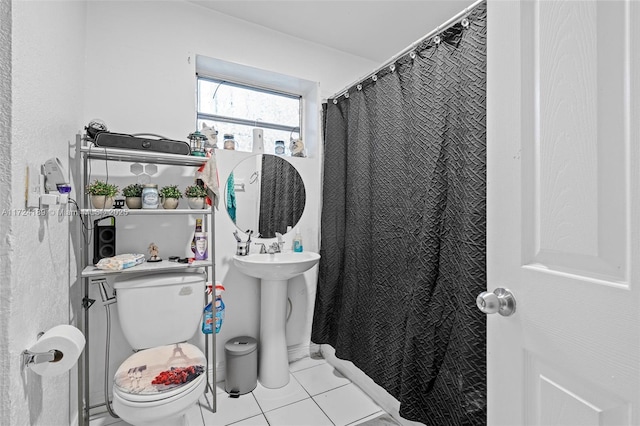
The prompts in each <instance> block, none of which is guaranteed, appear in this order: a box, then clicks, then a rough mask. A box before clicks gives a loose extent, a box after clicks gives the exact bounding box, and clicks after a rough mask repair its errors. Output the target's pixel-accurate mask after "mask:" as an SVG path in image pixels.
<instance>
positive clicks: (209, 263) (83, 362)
mask: <svg viewBox="0 0 640 426" xmlns="http://www.w3.org/2000/svg"><path fill="white" fill-rule="evenodd" d="M95 159H98V160H106V161H123V162H132V163H153V164H164V165H173V166H178V167H200V166H201V165H202V164H203V163H204V162H206V161H207V158H204V157H196V156H190V155H178V154H166V153H161V152H151V151H142V150H127V149H116V148H104V147H97V146H94V145H93V144H92V143H91V142H88V141H87V140H86V137H85V135H81V134H78V135H76V144H75V163H76V177H77V179H78V181H79V182H81V186H80V188H79V191H78V196H77V198H78V200H77V203H78V209H79V212H80V214H81V215H83V216H96V217H100V216H109V215H114V216H115V215H117V216H142V217H144V216H155V215H169V216H170V215H204V216H205V217H208V218H209V220H208V221H205V223H206V222H208V223H207V225H208V226H207V228H208V231H209V233H210V236H211V237H210V239H211V241H212V244H210V245H209V260H206V261H196V262H193V263H191V264H183V263H174V262H168V261H166V262H160V263H146V262H145V263H143V264H141V265H138V266H136V267H134V268H131V269H125V270H123V271H103V270H100V269H98V268H96V267H94V266H93V265H92V264H91V263H90V262H89V255H90V254H89V245H88V242H86V241H84V240H83V237H82V235H83V232H82V226H83V223H82V221H80V220H76V228H77V229H76V235H77V237H78V238H80V239H81V240H82V241H80V244H78V248H79V249H78V252H79V253H78V252H77V253H76V256H77V257H76V259H77V262H76V263H77V279H78V280H79V281H81V286H80V287H81V289H82V293H81V299H80V306H78V312H80V311H82V313H83V314H82V315H78V316H77V318H78V328H79V329H80V330H81V331H82V332H83V334H84V335H85V339H86V344H85V349H84V351H83V352H82V354H81V355H80V359H79V360H78V410H79V413H78V419H79V424H80V425H81V426H88V425H89V418H90V415H91V413H90V410H91V409H92V408H96V407H99V406H101V405H103V404H98V405H97V406H90V399H89V396H90V392H89V390H90V384H89V382H90V379H89V341H90V338H91V336H90V332H89V310H90V308H91V305H92V304H93V302H94V301H93V300H92V299H90V298H89V285H90V283H91V281H93V280H100V279H103V278H104V277H106V276H110V275H117V274H127V273H141V272H142V273H153V272H164V271H175V270H182V269H193V268H204V270H205V273H206V276H207V281H208V282H211V283H213V285H214V286H215V280H216V275H215V270H216V268H215V255H216V253H215V243H213V242H214V241H215V214H214V210H213V209H214V207H213V206H211V207H210V208H208V209H174V210H169V209H167V210H165V209H155V210H152V209H131V210H128V209H103V210H100V209H90V208H87V207H88V206H89V196H88V195H86V194H80V191H82V192H84V188H86V186H87V185H88V184H89V181H88V176H87V174H86V173H85V171H86V170H87V166H88V164H89V161H91V160H95ZM205 287H206V286H205ZM203 297H204V300H205V304H206V303H208V295H207V293H206V288H205V289H203ZM204 341H205V348H204V349H205V356H206V358H207V366H206V374H207V387H206V389H205V397H206V398H205V399H206V400H207V401H210V407H209V409H210V410H211V411H212V412H214V413H215V412H216V408H217V399H216V390H215V384H216V359H215V358H216V335H215V333H212V334H210V335H205V338H204ZM209 370H211V374H209ZM208 393H211V395H210V398H211V399H209V395H207V394H208Z"/></svg>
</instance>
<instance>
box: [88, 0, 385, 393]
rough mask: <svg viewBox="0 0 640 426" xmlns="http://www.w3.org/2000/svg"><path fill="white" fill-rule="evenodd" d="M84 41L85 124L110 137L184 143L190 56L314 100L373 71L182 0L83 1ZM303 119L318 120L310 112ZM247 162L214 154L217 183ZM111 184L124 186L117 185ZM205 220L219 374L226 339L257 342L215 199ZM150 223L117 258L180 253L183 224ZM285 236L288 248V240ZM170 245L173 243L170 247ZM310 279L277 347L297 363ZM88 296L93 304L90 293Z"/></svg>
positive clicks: (227, 225) (98, 368) (314, 242)
mask: <svg viewBox="0 0 640 426" xmlns="http://www.w3.org/2000/svg"><path fill="white" fill-rule="evenodd" d="M86 43H87V63H86V80H85V94H86V100H85V109H84V120H85V122H88V121H89V120H91V119H93V118H100V119H102V120H104V121H105V122H106V124H107V126H108V127H109V129H110V130H112V131H116V132H122V133H137V132H152V133H158V134H161V135H164V136H166V137H169V138H173V139H177V140H186V137H187V135H188V134H189V133H190V132H192V131H194V130H195V101H196V99H195V91H196V85H195V57H196V55H202V56H206V57H210V58H217V59H222V60H224V61H228V62H234V63H237V64H241V65H247V66H250V67H254V68H259V69H263V70H267V71H272V72H276V73H280V74H286V75H290V76H293V77H296V78H300V79H304V80H309V81H317V82H319V83H320V90H321V93H320V96H321V97H327V96H329V95H332V94H333V93H334V92H335V91H337V90H339V89H340V88H342V87H344V86H345V85H346V84H348V83H350V82H351V81H353V80H355V79H356V78H358V77H359V76H361V75H363V74H366V73H367V72H369V71H371V70H372V69H374V68H375V67H376V65H377V64H375V63H372V62H370V61H368V60H364V59H362V58H358V57H354V56H351V55H347V54H344V53H342V52H339V51H336V50H332V49H328V48H324V47H321V46H319V45H315V44H312V43H308V42H304V41H301V40H298V39H295V38H292V37H290V36H286V35H283V34H281V33H278V32H275V31H271V30H267V29H265V28H262V27H259V26H256V25H254V24H249V23H246V22H244V21H240V20H237V19H234V18H231V17H228V16H225V15H222V14H219V13H217V12H213V11H211V10H208V9H204V8H201V7H199V6H197V5H194V4H191V3H184V2H101V1H92V2H89V3H88V5H87V42H86ZM311 113H316V114H319V111H315V112H313V111H312V112H311ZM315 136H316V139H317V140H316V141H314V142H315V147H316V150H315V153H314V154H315V155H314V156H313V157H312V158H288V159H289V160H290V161H291V162H292V164H294V166H296V168H297V169H298V171H299V172H300V174H301V176H302V178H303V180H304V181H305V185H306V189H307V204H306V209H305V212H304V215H303V217H302V219H301V222H300V229H301V231H302V233H303V236H304V238H305V241H304V242H305V249H306V250H311V251H318V249H319V228H318V227H319V222H320V220H319V216H320V195H321V190H320V188H321V185H320V183H321V182H320V171H321V155H320V135H315ZM250 155H251V154H249V153H243V152H234V151H223V150H219V151H218V169H219V177H220V182H221V184H223V183H224V182H225V181H226V179H227V177H228V175H229V173H230V171H231V170H232V168H233V167H234V166H235V165H236V164H237V163H239V162H240V161H241V160H242V159H245V158H247V157H248V156H250ZM100 167H102V166H101V165H96V167H95V168H94V169H93V172H94V173H96V174H97V173H99V169H100ZM116 170H117V167H116V166H111V165H110V166H109V175H110V176H112V177H113V176H116V175H117V174H118V173H121V176H127V173H126V168H125V170H124V171H121V172H117V171H116ZM188 173H189V172H187V174H186V175H185V174H183V178H186V179H188V178H189V177H188ZM170 174H171V172H169V171H161V176H160V177H159V178H158V179H160V180H161V179H168V178H169V175H170ZM172 176H173V175H172ZM128 178H129V179H131V177H128ZM115 179H118V178H117V177H116V178H115ZM120 179H121V182H122V185H124V182H126V179H127V178H126V177H125V178H123V177H120ZM123 179H124V180H123ZM163 183H164V182H160V184H163ZM122 185H121V187H122ZM183 186H184V185H183ZM183 202H184V200H183ZM154 219H155V218H154ZM174 220H175V219H174V218H172V219H170V220H169V222H172V221H174ZM215 220H216V275H217V276H216V278H217V279H218V280H219V281H222V283H223V284H224V285H225V287H226V292H225V294H224V300H225V303H226V306H227V311H226V318H225V323H224V325H223V328H222V332H221V333H220V334H219V335H218V338H217V342H218V348H217V353H216V356H217V361H218V365H217V367H218V371H219V373H221V372H222V371H223V367H224V342H225V341H226V340H227V339H229V338H232V337H235V336H239V335H250V336H254V337H258V333H259V313H260V310H259V306H260V305H259V301H260V300H259V286H258V280H257V279H253V278H249V277H245V276H243V275H242V274H240V273H239V272H238V271H237V270H236V269H235V268H234V267H233V266H232V265H231V263H232V262H231V257H232V256H233V254H234V252H235V240H234V238H233V235H232V232H233V231H234V230H235V226H234V225H233V223H232V222H231V220H230V219H229V217H228V216H227V214H226V211H225V210H224V202H223V201H222V204H221V209H220V211H219V212H218V213H217V214H216V218H215ZM119 223H122V224H123V225H124V224H126V226H128V227H129V226H131V229H133V228H134V227H135V225H134V223H135V221H130V220H129V219H122V220H119ZM154 226H156V228H157V229H159V230H162V231H161V232H158V233H157V235H155V236H151V235H147V236H145V235H144V234H143V233H142V231H132V232H139V233H137V234H134V236H132V237H131V238H128V237H127V236H125V235H124V234H123V233H119V234H118V237H117V238H118V246H119V248H118V251H119V252H120V251H121V249H125V248H126V249H129V250H133V251H138V252H145V251H146V246H147V245H148V243H149V242H150V241H152V240H153V239H156V238H160V239H161V242H162V244H161V245H160V247H161V251H163V252H164V253H166V255H169V254H171V253H172V251H173V252H174V253H175V251H176V250H181V245H180V244H181V241H182V240H185V241H188V239H189V238H190V237H191V235H190V232H191V230H192V228H193V226H192V225H191V224H190V223H189V222H187V221H181V220H178V223H177V224H176V225H172V224H171V223H167V221H165V220H164V219H161V218H160V219H158V221H157V224H155V225H154ZM287 237H288V240H289V241H290V240H291V238H292V236H287ZM172 241H180V243H176V244H177V246H175V247H174V246H172ZM155 242H158V241H155ZM136 244H137V245H136ZM316 277H317V273H316V271H315V270H313V271H310V272H307V273H306V274H305V275H304V276H301V277H297V278H296V279H295V280H292V282H291V283H290V286H289V287H290V288H289V297H290V298H291V299H292V302H293V311H292V313H291V318H290V321H289V323H288V325H287V334H288V335H287V343H288V345H289V346H290V357H291V358H296V357H300V356H302V354H303V353H304V352H305V350H308V344H309V340H310V330H311V319H312V316H311V314H312V309H313V305H314V299H315V285H316ZM94 295H95V297H94V298H97V299H98V300H99V295H98V293H97V292H95V293H94ZM99 305H100V303H96V305H94V307H93V308H92V309H91V315H92V317H91V321H92V324H91V327H92V332H91V338H92V346H91V354H92V355H91V358H90V361H91V363H92V365H91V371H90V374H91V395H92V398H91V399H92V403H97V402H101V401H102V398H103V394H102V387H103V383H104V381H103V377H102V374H103V354H104V333H105V326H104V310H103V308H102V307H101V306H99ZM114 308H115V309H117V306H115V307H114ZM115 309H114V312H115ZM115 324H116V327H115V328H114V329H113V330H112V339H113V342H114V344H113V345H112V352H111V354H112V355H111V362H110V364H111V365H112V367H111V368H115V367H117V365H118V363H119V362H121V361H122V359H123V358H124V357H126V356H128V354H129V348H128V347H127V345H126V343H125V342H124V341H123V339H122V337H121V335H120V331H119V330H118V329H117V321H115ZM218 378H219V379H221V378H223V376H222V375H221V376H219V377H218Z"/></svg>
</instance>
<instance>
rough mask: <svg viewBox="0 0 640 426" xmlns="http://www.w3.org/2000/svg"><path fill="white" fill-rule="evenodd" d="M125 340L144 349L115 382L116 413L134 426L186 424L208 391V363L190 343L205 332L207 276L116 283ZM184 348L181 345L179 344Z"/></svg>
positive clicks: (154, 277)
mask: <svg viewBox="0 0 640 426" xmlns="http://www.w3.org/2000/svg"><path fill="white" fill-rule="evenodd" d="M114 289H115V290H116V299H117V302H118V318H119V319H120V326H121V328H122V332H123V334H124V337H125V339H126V340H127V342H129V344H130V345H131V347H132V348H134V350H135V349H142V350H139V351H138V352H136V353H134V354H133V355H131V356H130V357H129V358H127V359H126V360H125V361H124V362H123V363H122V364H121V365H120V367H119V368H118V371H117V372H116V374H115V376H114V380H113V382H114V383H113V408H114V410H115V412H116V414H117V415H118V416H119V417H120V418H122V419H123V420H124V421H126V422H127V423H130V424H132V425H134V426H138V425H140V426H142V425H154V426H158V425H167V426H169V425H170V426H176V425H184V424H186V413H187V411H188V410H189V409H190V408H191V407H193V406H194V405H195V404H196V403H197V402H198V399H199V398H200V396H202V394H203V393H204V391H205V388H206V386H207V377H206V366H207V360H206V357H205V355H204V354H203V353H202V351H201V350H200V349H199V348H198V347H196V346H194V345H192V344H190V343H186V341H187V340H188V339H190V338H191V337H192V336H193V335H194V334H195V332H196V330H197V329H198V328H199V324H200V318H201V316H202V309H203V308H204V303H203V302H204V297H203V296H204V291H205V276H204V275H203V274H201V273H194V272H182V273H163V274H146V275H141V276H131V277H119V278H118V279H116V281H115V283H114ZM174 342H178V343H174Z"/></svg>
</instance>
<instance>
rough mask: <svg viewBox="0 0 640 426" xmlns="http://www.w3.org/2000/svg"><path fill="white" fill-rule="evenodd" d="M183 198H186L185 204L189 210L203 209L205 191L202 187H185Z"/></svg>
mask: <svg viewBox="0 0 640 426" xmlns="http://www.w3.org/2000/svg"><path fill="white" fill-rule="evenodd" d="M184 196H185V197H187V203H189V207H190V208H192V209H204V205H205V202H204V200H205V197H206V196H207V190H206V189H205V188H204V186H200V185H191V186H187V188H186V189H185V190H184Z"/></svg>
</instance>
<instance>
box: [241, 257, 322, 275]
mask: <svg viewBox="0 0 640 426" xmlns="http://www.w3.org/2000/svg"><path fill="white" fill-rule="evenodd" d="M319 260H320V255H319V254H318V253H314V252H311V251H303V252H301V253H275V254H250V255H247V256H238V255H236V256H233V263H235V265H236V266H237V267H238V269H240V271H241V272H243V273H244V274H246V275H249V276H250V277H255V278H261V279H263V280H288V279H290V278H293V277H295V276H296V275H300V274H302V273H303V272H305V271H307V270H309V269H311V268H312V267H313V266H314V265H315V264H316V263H318V261H319Z"/></svg>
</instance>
